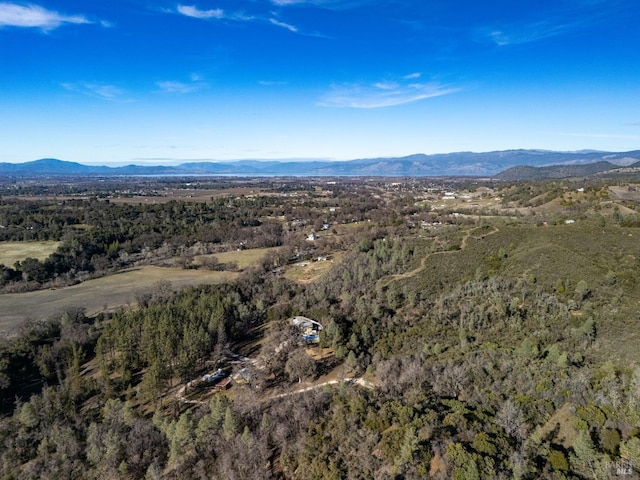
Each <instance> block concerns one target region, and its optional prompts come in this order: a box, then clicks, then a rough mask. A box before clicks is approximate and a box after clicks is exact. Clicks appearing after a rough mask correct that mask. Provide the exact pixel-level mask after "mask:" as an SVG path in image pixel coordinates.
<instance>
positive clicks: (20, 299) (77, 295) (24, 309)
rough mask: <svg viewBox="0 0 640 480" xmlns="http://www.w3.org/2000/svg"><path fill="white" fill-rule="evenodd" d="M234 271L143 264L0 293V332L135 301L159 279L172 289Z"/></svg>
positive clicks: (224, 277) (218, 280)
mask: <svg viewBox="0 0 640 480" xmlns="http://www.w3.org/2000/svg"><path fill="white" fill-rule="evenodd" d="M236 276H237V273H235V272H212V271H207V270H185V269H181V268H163V267H154V266H146V267H142V268H135V269H131V270H127V271H124V272H121V273H116V274H113V275H109V276H106V277H102V278H98V279H95V280H88V281H86V282H83V283H81V284H78V285H73V286H71V287H65V288H60V289H50V290H39V291H35V292H26V293H8V294H3V295H0V333H4V334H10V333H12V331H14V329H15V328H17V327H18V326H19V325H20V324H21V323H22V322H23V321H25V320H35V321H39V320H46V319H48V318H51V317H56V316H59V315H61V314H63V313H64V312H65V311H67V310H69V309H72V308H76V307H80V308H85V309H86V312H87V314H95V313H98V312H100V311H104V310H112V309H115V308H118V307H120V306H122V305H127V304H135V303H136V294H138V293H142V292H144V291H146V290H149V289H152V288H153V287H154V285H156V284H157V283H158V282H159V281H161V280H163V281H164V280H167V281H169V282H171V286H172V287H173V288H174V289H181V288H184V287H188V286H192V285H200V284H203V283H221V282H225V281H229V280H232V279H234V278H235V277H236Z"/></svg>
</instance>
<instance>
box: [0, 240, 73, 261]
mask: <svg viewBox="0 0 640 480" xmlns="http://www.w3.org/2000/svg"><path fill="white" fill-rule="evenodd" d="M61 243H62V242H44V241H43V242H0V265H5V266H7V267H12V266H13V265H14V264H15V263H16V262H21V261H22V260H24V259H25V258H37V259H38V260H44V259H46V258H47V257H48V256H49V255H51V254H52V253H53V252H55V251H56V250H57V249H58V247H59V246H60V244H61Z"/></svg>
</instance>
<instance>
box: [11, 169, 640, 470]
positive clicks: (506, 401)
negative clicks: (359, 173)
mask: <svg viewBox="0 0 640 480" xmlns="http://www.w3.org/2000/svg"><path fill="white" fill-rule="evenodd" d="M174 182H176V183H174V184H170V188H172V189H175V190H176V191H178V190H180V188H184V187H185V186H184V185H181V184H179V182H178V181H174ZM125 187H126V188H125ZM125 187H122V188H121V190H128V191H132V190H133V189H134V188H133V185H126V186H125ZM164 187H166V185H163V184H158V185H148V184H146V185H145V186H144V187H141V186H139V185H138V186H136V187H135V189H136V191H137V192H138V193H137V194H136V195H135V198H134V196H132V195H130V194H125V195H122V196H119V195H113V193H114V191H115V189H114V187H113V186H112V185H110V186H109V189H110V191H111V193H110V194H108V192H107V191H106V190H104V189H103V187H100V186H83V187H82V189H79V188H78V189H77V190H73V188H72V187H69V189H68V190H67V191H66V192H58V191H54V190H53V189H55V188H57V187H53V186H51V187H49V188H50V189H49V190H46V189H45V191H39V192H37V194H36V195H34V192H32V191H29V190H25V191H23V192H18V193H16V188H15V187H14V186H12V187H8V188H7V189H5V190H3V197H2V200H1V202H0V224H2V225H3V229H2V230H0V235H2V236H3V237H2V238H3V240H5V241H13V242H26V241H29V240H35V239H39V240H56V241H60V242H62V243H61V245H60V246H59V247H58V249H57V250H56V251H55V252H54V253H53V254H51V255H50V256H48V257H47V258H44V259H41V260H38V259H33V258H31V259H24V260H23V261H21V262H19V263H16V264H15V265H8V266H3V267H2V271H3V277H2V282H3V283H2V285H3V288H4V290H5V292H9V291H11V292H17V291H26V290H34V289H40V288H47V287H51V286H56V287H58V288H60V289H61V290H62V292H64V291H65V288H64V287H65V285H67V284H69V283H74V282H78V281H82V280H85V279H86V278H90V277H94V276H104V275H117V272H119V271H122V270H123V269H127V268H131V267H136V266H139V265H148V264H153V265H166V264H172V265H174V264H175V265H180V266H181V267H182V268H184V269H202V268H212V269H221V270H233V271H234V272H235V273H237V275H236V277H235V279H234V280H229V281H227V282H224V283H220V284H216V285H201V286H197V287H190V288H186V289H182V290H178V289H175V288H173V287H172V285H171V278H165V279H163V280H162V281H161V282H158V283H157V284H156V285H155V286H154V287H153V288H151V289H145V290H141V291H139V292H137V293H136V300H137V301H136V302H135V303H131V304H128V305H122V306H121V307H120V308H118V309H115V310H105V311H103V312H101V313H99V314H97V315H95V316H94V315H87V313H86V311H85V310H84V309H83V307H82V305H78V308H76V309H72V310H70V311H68V312H67V313H65V314H64V315H62V316H61V317H51V318H50V319H49V320H48V321H46V322H33V321H28V320H25V322H24V323H23V324H21V325H16V326H15V329H14V330H12V331H11V332H6V335H5V338H3V339H2V341H1V342H2V343H0V349H1V352H2V357H1V358H2V359H1V362H0V398H1V399H2V408H3V415H4V416H3V418H2V419H1V420H0V442H1V444H2V445H3V448H2V449H0V458H1V462H0V478H7V479H14V478H15V479H25V478H34V479H35V478H38V479H40V478H91V479H92V478H131V479H137V478H148V479H184V478H220V479H256V478H283V479H289V478H291V479H293V478H295V479H336V478H349V479H357V478H362V479H370V478H376V479H400V478H406V479H421V478H436V479H450V478H455V479H460V480H467V479H480V478H487V479H494V478H504V479H507V478H519V479H537V478H553V479H592V478H597V479H599V478H603V479H604V478H617V477H618V476H622V478H635V477H638V476H639V475H640V350H639V349H638V348H637V345H638V322H639V321H640V317H638V313H637V307H638V303H639V302H640V279H639V278H638V267H640V244H639V243H638V241H637V237H638V236H640V230H639V229H638V227H639V226H640V214H639V213H638V212H640V203H639V202H638V200H640V198H636V194H637V185H636V183H634V180H633V179H626V180H624V181H623V180H616V184H609V183H606V182H605V181H600V182H598V183H583V182H581V183H578V182H570V181H562V182H544V183H543V182H539V183H508V184H507V183H488V184H480V183H477V182H475V181H473V180H465V181H458V182H452V181H447V182H435V181H431V180H420V181H418V180H411V181H407V180H402V179H390V180H385V179H375V180H366V179H358V180H337V179H324V180H322V181H320V180H308V181H295V182H294V181H291V180H269V181H264V182H262V181H255V183H251V184H250V188H251V190H252V193H248V192H246V191H243V193H239V192H238V190H237V188H238V185H237V184H234V185H231V184H229V183H224V182H220V183H216V182H211V183H207V184H204V182H203V184H201V185H198V186H195V187H194V183H193V182H190V183H189V185H188V188H189V189H190V192H191V190H192V189H194V188H195V189H196V190H197V189H200V190H206V191H207V195H206V196H197V195H196V197H197V199H196V198H194V197H189V196H188V195H185V196H184V197H183V198H178V199H176V198H173V197H172V198H170V199H166V198H165V197H163V196H162V195H159V194H158V193H157V192H159V191H164V190H163V188H164ZM80 190H82V191H80ZM152 192H156V193H152ZM623 194H624V195H623ZM109 195H111V198H109V199H108V200H109V201H107V198H106V197H107V196H109ZM189 195H192V192H191V193H189ZM79 196H83V197H85V198H78V197H79ZM145 198H156V199H157V198H165V199H166V201H162V202H158V203H155V204H149V202H147V201H146V200H145ZM257 247H273V248H271V249H270V250H269V251H268V253H266V254H265V256H264V257H262V258H261V259H260V260H259V261H255V262H253V263H251V262H247V264H246V265H244V264H243V265H239V264H238V263H235V264H227V263H225V262H223V261H220V260H219V259H218V258H216V257H215V256H216V255H217V256H218V257H219V258H226V257H223V254H224V255H231V254H232V252H235V253H234V254H235V255H240V254H241V253H242V252H243V251H244V250H250V249H252V248H257ZM237 258H240V257H237ZM168 271H169V270H168ZM34 272H35V273H34ZM312 273H313V274H312ZM24 294H25V295H28V294H29V293H28V292H26V293H24ZM34 308H37V307H36V306H34ZM294 317H296V318H307V319H312V320H313V321H315V322H317V324H319V325H320V326H321V328H319V327H314V328H316V330H314V332H313V333H314V335H315V336H314V335H312V336H309V332H306V333H304V335H303V334H301V332H300V331H299V329H298V328H297V327H296V325H295V323H294V322H292V318H294ZM316 337H317V341H316V340H315V338H316ZM309 338H313V340H309ZM214 379H215V380H214ZM222 379H224V380H225V382H222V381H221V380H222ZM227 379H228V380H227Z"/></svg>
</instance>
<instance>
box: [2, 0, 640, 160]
mask: <svg viewBox="0 0 640 480" xmlns="http://www.w3.org/2000/svg"><path fill="white" fill-rule="evenodd" d="M638 25H640V6H638V5H637V0H606V1H603V0H554V1H547V0H538V1H535V2H534V1H528V0H522V1H513V0H486V1H483V2H479V1H477V0H473V1H468V0H449V1H440V0H437V1H426V0H416V1H414V0H408V1H395V0H378V1H374V0H216V1H213V0H180V1H168V0H161V1H154V0H110V1H108V2H107V1H104V0H84V1H82V2H78V1H69V0H48V1H45V0H41V1H39V0H35V1H34V2H33V3H24V2H16V1H2V0H0V162H23V161H29V160H34V159H37V158H42V157H55V158H61V159H64V160H71V161H77V162H81V163H87V164H123V163H138V164H145V163H149V164H171V163H179V162H182V161H194V160H231V159H247V158H255V159H290V158H299V159H301V158H324V159H336V160H344V159H353V158H370V157H378V156H402V155H408V154H412V153H446V152H455V151H477V152H480V151H491V150H504V149H512V148H540V149H550V150H580V149H598V150H611V151H625V150H633V149H637V148H640V28H639V27H638Z"/></svg>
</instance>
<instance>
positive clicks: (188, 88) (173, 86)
mask: <svg viewBox="0 0 640 480" xmlns="http://www.w3.org/2000/svg"><path fill="white" fill-rule="evenodd" d="M156 85H157V86H158V88H159V93H180V94H184V93H190V92H193V91H195V90H197V89H198V88H200V85H198V84H194V83H184V82H175V81H171V80H167V81H161V82H156Z"/></svg>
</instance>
